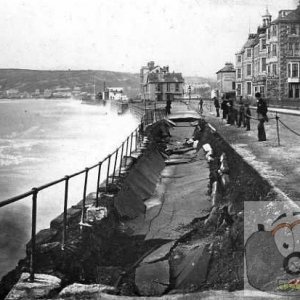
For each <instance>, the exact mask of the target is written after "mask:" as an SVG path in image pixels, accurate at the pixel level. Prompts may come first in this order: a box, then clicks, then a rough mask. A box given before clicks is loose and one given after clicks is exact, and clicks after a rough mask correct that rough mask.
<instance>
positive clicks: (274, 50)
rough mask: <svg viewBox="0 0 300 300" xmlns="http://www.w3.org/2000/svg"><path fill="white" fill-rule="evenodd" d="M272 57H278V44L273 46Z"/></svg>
mask: <svg viewBox="0 0 300 300" xmlns="http://www.w3.org/2000/svg"><path fill="white" fill-rule="evenodd" d="M272 56H277V45H276V44H273V45H272Z"/></svg>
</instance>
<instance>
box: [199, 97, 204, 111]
mask: <svg viewBox="0 0 300 300" xmlns="http://www.w3.org/2000/svg"><path fill="white" fill-rule="evenodd" d="M199 113H200V114H202V113H203V99H202V98H201V97H200V101H199Z"/></svg>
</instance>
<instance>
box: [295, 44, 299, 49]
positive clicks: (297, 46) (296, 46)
mask: <svg viewBox="0 0 300 300" xmlns="http://www.w3.org/2000/svg"><path fill="white" fill-rule="evenodd" d="M295 51H299V43H298V42H296V43H295Z"/></svg>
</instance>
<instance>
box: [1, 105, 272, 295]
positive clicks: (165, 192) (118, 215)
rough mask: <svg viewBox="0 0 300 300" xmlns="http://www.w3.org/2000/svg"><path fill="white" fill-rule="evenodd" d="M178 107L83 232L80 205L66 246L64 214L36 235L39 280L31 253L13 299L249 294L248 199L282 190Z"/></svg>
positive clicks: (155, 129) (150, 135) (149, 135)
mask: <svg viewBox="0 0 300 300" xmlns="http://www.w3.org/2000/svg"><path fill="white" fill-rule="evenodd" d="M174 106H175V105H174ZM172 109H173V114H172V115H171V116H169V118H170V120H172V121H173V122H175V124H173V123H172V122H169V121H165V120H163V121H159V122H157V123H155V124H153V125H151V126H149V127H148V128H147V129H146V130H145V136H146V137H145V138H144V141H143V143H142V141H141V143H140V147H139V149H138V150H137V151H136V152H135V153H133V155H132V157H128V160H127V164H126V165H125V166H123V169H122V172H121V173H122V174H121V176H120V177H119V178H118V180H117V181H116V182H115V183H114V184H113V185H111V186H110V189H109V191H103V190H101V200H100V206H101V207H104V208H105V209H106V211H107V214H105V216H104V218H102V219H101V220H100V221H97V220H96V221H94V222H91V226H90V227H83V228H82V230H80V227H79V226H78V223H79V220H80V214H81V210H80V205H78V206H75V207H73V208H72V209H70V210H69V235H68V241H67V244H66V246H65V249H64V250H61V248H60V243H59V241H60V238H61V233H60V231H61V216H60V217H58V218H57V219H55V220H53V221H52V223H51V227H50V229H48V230H45V231H42V232H41V233H39V234H38V236H37V240H38V243H39V246H40V247H39V253H38V261H37V272H38V273H39V274H38V275H37V279H38V280H37V282H35V283H34V284H30V283H28V282H26V278H28V274H27V273H26V271H28V259H27V258H26V259H24V260H23V261H21V262H20V263H19V266H18V267H17V268H16V270H14V271H12V272H11V273H10V274H8V275H7V276H6V278H4V281H2V283H1V284H2V287H3V286H5V284H6V288H7V287H9V286H10V285H11V283H12V282H13V283H14V281H16V280H18V279H19V277H20V275H21V274H22V275H21V278H20V279H19V281H18V282H17V283H16V284H15V286H14V288H13V289H12V290H11V292H10V293H9V294H8V296H7V298H6V299H26V298H27V299H34V298H39V299H117V298H118V297H120V296H130V297H134V296H162V297H164V295H167V296H166V297H170V299H173V298H174V299H181V298H183V297H188V299H199V298H203V299H205V297H213V298H212V299H218V297H219V298H221V297H226V295H227V297H230V298H236V299H240V298H242V295H241V294H239V293H240V292H241V290H242V289H243V288H244V284H243V283H244V278H243V276H244V241H243V203H244V201H258V200H266V199H269V200H272V199H273V198H272V197H275V196H274V195H273V193H272V188H271V186H270V184H269V183H268V181H266V180H264V179H263V178H262V177H261V176H260V175H259V174H258V173H257V172H256V171H255V170H254V169H253V168H252V167H251V166H249V165H248V164H247V163H245V162H244V160H243V159H242V158H241V157H240V156H239V155H238V154H237V153H236V152H235V151H234V150H233V149H232V148H231V147H230V146H229V145H228V144H227V143H226V142H225V141H224V140H223V138H222V137H221V136H220V135H219V134H218V133H216V132H215V131H214V130H213V129H212V128H211V127H210V126H209V124H207V123H205V122H204V121H201V119H200V120H199V121H198V119H199V116H198V115H197V114H196V113H193V112H191V111H188V110H187V109H186V106H184V105H181V104H177V105H176V106H175V107H173V108H172ZM195 120H196V121H195ZM94 199H95V195H90V197H89V202H88V203H87V204H88V205H92V204H93V202H94ZM29 250H30V249H29ZM29 250H28V251H29ZM43 274H48V275H43ZM12 278H13V279H12ZM10 288H11V286H10ZM239 291H240V292H239ZM186 293H189V294H188V295H186ZM243 293H244V294H243V295H245V292H244V291H243ZM183 294H185V296H183ZM256 296H257V295H256Z"/></svg>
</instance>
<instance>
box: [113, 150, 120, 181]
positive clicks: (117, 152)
mask: <svg viewBox="0 0 300 300" xmlns="http://www.w3.org/2000/svg"><path fill="white" fill-rule="evenodd" d="M118 154H119V148H117V150H116V155H115V162H114V171H113V175H112V183H114V181H115V173H116V167H117V160H118Z"/></svg>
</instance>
